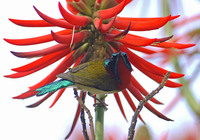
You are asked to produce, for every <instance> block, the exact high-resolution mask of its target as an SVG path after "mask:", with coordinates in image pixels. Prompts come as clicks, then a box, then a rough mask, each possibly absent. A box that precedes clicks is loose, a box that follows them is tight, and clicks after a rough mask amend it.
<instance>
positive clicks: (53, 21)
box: [33, 6, 79, 29]
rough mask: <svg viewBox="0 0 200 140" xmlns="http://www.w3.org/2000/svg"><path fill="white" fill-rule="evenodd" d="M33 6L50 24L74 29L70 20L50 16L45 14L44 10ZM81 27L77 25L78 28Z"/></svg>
mask: <svg viewBox="0 0 200 140" xmlns="http://www.w3.org/2000/svg"><path fill="white" fill-rule="evenodd" d="M33 8H34V9H35V10H36V12H37V13H38V15H39V16H40V17H41V18H42V19H43V20H45V21H46V22H48V23H49V24H52V25H54V26H59V27H62V28H67V29H73V26H74V25H72V24H70V23H69V22H67V21H65V20H59V19H54V18H52V17H49V16H47V15H45V14H43V13H42V12H40V11H39V10H38V9H37V8H36V7H35V6H33ZM78 28H79V27H76V29H78Z"/></svg>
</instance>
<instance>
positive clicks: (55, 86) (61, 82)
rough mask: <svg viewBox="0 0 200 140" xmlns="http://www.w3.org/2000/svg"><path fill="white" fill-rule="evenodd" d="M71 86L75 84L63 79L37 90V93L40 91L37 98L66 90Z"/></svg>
mask: <svg viewBox="0 0 200 140" xmlns="http://www.w3.org/2000/svg"><path fill="white" fill-rule="evenodd" d="M71 85H74V83H72V82H70V81H68V80H64V79H61V80H58V81H55V82H52V83H50V84H47V85H44V86H42V87H40V88H38V89H36V90H35V91H38V93H37V96H41V95H44V94H46V93H50V92H54V91H57V90H59V89H61V88H65V87H68V86H71Z"/></svg>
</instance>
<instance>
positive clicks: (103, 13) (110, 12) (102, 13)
mask: <svg viewBox="0 0 200 140" xmlns="http://www.w3.org/2000/svg"><path fill="white" fill-rule="evenodd" d="M126 2H127V0H123V1H122V2H121V3H120V4H118V5H116V6H114V7H112V8H109V9H104V10H99V11H97V12H96V13H95V14H96V15H97V17H100V18H103V19H108V18H112V17H114V16H115V15H117V14H119V13H120V12H121V11H122V10H123V8H124V7H125V6H126Z"/></svg>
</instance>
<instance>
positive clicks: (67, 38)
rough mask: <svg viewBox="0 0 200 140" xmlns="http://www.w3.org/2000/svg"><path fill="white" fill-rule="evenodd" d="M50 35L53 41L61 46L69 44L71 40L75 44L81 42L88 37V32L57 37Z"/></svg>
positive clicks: (54, 34) (53, 34)
mask: <svg viewBox="0 0 200 140" xmlns="http://www.w3.org/2000/svg"><path fill="white" fill-rule="evenodd" d="M51 34H52V36H53V38H54V40H55V41H57V42H58V43H61V44H71V43H72V40H73V43H77V42H80V41H82V40H83V39H85V38H87V37H88V36H89V35H90V32H89V31H80V32H77V33H74V34H69V35H58V34H56V33H54V32H53V31H51Z"/></svg>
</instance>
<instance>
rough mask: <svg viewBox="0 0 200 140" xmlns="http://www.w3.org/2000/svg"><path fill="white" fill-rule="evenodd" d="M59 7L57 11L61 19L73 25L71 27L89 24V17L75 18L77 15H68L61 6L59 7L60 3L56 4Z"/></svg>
mask: <svg viewBox="0 0 200 140" xmlns="http://www.w3.org/2000/svg"><path fill="white" fill-rule="evenodd" d="M58 5H59V10H60V13H61V14H62V16H63V18H64V19H65V20H66V21H67V22H69V23H71V24H73V25H78V26H86V25H88V24H89V23H91V21H92V20H91V18H90V17H86V16H77V15H72V14H70V13H68V12H67V11H66V10H65V9H64V8H63V6H62V5H61V3H60V2H59V3H58Z"/></svg>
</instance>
